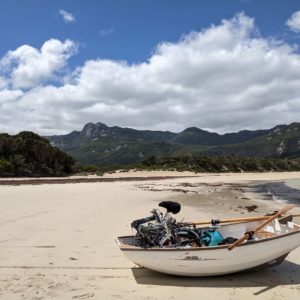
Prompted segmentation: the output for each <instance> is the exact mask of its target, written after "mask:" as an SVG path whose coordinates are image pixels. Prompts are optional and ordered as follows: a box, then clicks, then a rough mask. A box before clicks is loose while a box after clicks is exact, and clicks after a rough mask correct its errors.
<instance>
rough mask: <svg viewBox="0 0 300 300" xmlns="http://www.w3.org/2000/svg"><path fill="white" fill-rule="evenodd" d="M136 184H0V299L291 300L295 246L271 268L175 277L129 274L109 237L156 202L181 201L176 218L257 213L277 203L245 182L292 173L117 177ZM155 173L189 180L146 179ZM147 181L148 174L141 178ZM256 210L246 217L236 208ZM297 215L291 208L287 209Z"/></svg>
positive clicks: (296, 288)
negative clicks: (180, 208) (207, 275)
mask: <svg viewBox="0 0 300 300" xmlns="http://www.w3.org/2000/svg"><path fill="white" fill-rule="evenodd" d="M118 176H119V177H122V178H128V177H144V178H145V180H144V181H143V180H139V181H135V180H131V181H127V180H124V181H113V182H85V183H65V184H54V183H52V184H40V185H18V186H13V185H5V186H0V213H1V218H0V228H1V230H0V299H53V298H55V299H116V298H117V299H118V298H119V299H198V298H199V297H201V298H204V299H216V297H217V298H220V297H221V298H222V299H239V298H244V297H247V298H257V297H258V298H261V299H279V298H282V297H286V298H287V299H296V298H298V297H299V292H300V250H299V249H297V250H296V251H294V252H292V253H291V254H290V255H289V256H288V258H287V260H286V261H285V262H284V263H283V264H282V265H280V266H278V267H276V268H271V269H266V270H263V271H259V272H258V271H256V272H247V273H243V274H235V275H227V276H221V277H215V278H192V279H191V278H180V277H174V276H167V275H163V274H159V273H155V272H152V271H149V270H146V269H143V268H138V267H137V266H135V265H134V264H132V263H131V262H130V261H128V260H127V259H126V258H125V257H124V256H123V254H122V253H121V252H120V250H119V249H118V247H117V245H116V243H115V241H114V238H115V237H116V236H118V235H126V234H130V233H131V229H130V226H129V224H130V222H131V221H132V220H133V219H136V218H140V217H144V216H146V215H148V214H149V211H150V210H151V209H152V208H153V207H155V206H156V205H157V204H158V203H159V202H160V201H161V200H166V199H170V200H175V201H178V202H180V203H181V204H182V210H181V212H180V213H179V214H178V215H176V218H177V219H178V220H182V219H184V220H185V221H195V220H201V219H211V218H224V217H234V216H245V215H250V216H254V215H261V214H264V213H265V212H270V211H272V210H276V209H278V208H280V207H282V203H280V202H274V201H270V200H265V198H264V195H263V194H259V193H255V192H253V191H250V190H249V186H251V185H253V184H258V183H261V182H263V181H269V180H281V179H288V178H298V179H300V173H271V174H200V175H198V176H197V177H193V176H195V174H181V173H173V172H172V174H169V173H168V174H165V173H163V174H162V173H161V172H160V173H153V172H151V173H142V174H136V172H132V173H127V174H126V173H122V174H121V175H120V174H119V175H118V174H109V175H106V176H105V178H118ZM155 176H159V177H162V176H190V177H188V178H187V177H177V178H168V179H160V180H156V179H155V178H152V177H155ZM147 177H151V179H150V180H147ZM251 205H257V206H258V208H257V209H256V211H254V212H252V213H248V212H247V210H246V208H245V206H251ZM294 212H295V213H296V212H299V208H296V209H295V211H294Z"/></svg>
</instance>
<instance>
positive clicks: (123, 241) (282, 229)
mask: <svg viewBox="0 0 300 300" xmlns="http://www.w3.org/2000/svg"><path fill="white" fill-rule="evenodd" d="M262 223H263V221H251V222H239V223H229V224H222V225H218V226H206V227H200V228H201V232H205V231H211V230H216V231H218V232H219V233H220V234H221V235H222V237H223V238H224V239H226V238H228V237H232V238H235V239H239V238H241V237H242V236H243V235H244V234H245V232H251V231H254V230H255V228H257V227H258V226H259V225H260V224H262ZM296 231H300V226H299V225H297V224H295V223H293V222H291V221H287V222H281V221H279V220H278V219H275V220H273V221H272V222H270V223H269V224H267V225H266V226H264V227H263V228H262V229H261V230H259V231H258V232H256V233H255V234H254V235H253V236H252V240H254V241H258V240H263V239H267V238H273V237H276V236H280V235H285V234H289V233H292V232H296ZM117 243H118V244H119V246H120V247H121V248H123V249H125V248H132V247H134V248H138V247H136V246H135V244H136V243H135V237H134V236H124V237H118V238H117ZM207 247H209V246H207Z"/></svg>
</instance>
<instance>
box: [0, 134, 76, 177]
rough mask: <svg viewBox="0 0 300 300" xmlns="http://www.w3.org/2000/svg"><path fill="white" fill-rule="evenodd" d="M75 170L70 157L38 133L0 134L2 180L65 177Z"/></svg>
mask: <svg viewBox="0 0 300 300" xmlns="http://www.w3.org/2000/svg"><path fill="white" fill-rule="evenodd" d="M75 170H76V166H75V160H74V159H73V158H72V157H71V156H70V155H68V154H66V153H64V152H63V151H62V150H60V149H58V148H56V147H53V146H51V145H50V142H49V141H48V140H47V139H45V138H42V137H40V136H39V135H37V134H35V133H32V132H25V131H24V132H20V133H19V134H17V135H8V134H0V177H12V176H14V177H18V176H26V177H39V176H66V175H70V174H73V173H74V172H75Z"/></svg>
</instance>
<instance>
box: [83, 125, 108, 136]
mask: <svg viewBox="0 0 300 300" xmlns="http://www.w3.org/2000/svg"><path fill="white" fill-rule="evenodd" d="M107 129H108V127H107V126H106V125H105V124H103V123H101V122H97V123H96V124H94V123H87V124H85V125H84V127H83V129H82V131H81V135H82V136H85V137H87V138H95V137H98V136H99V135H102V134H103V133H105V132H106V131H107Z"/></svg>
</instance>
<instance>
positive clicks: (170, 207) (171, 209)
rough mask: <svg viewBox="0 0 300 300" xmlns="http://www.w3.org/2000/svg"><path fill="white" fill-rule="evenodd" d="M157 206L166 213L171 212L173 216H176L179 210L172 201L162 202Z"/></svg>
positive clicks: (176, 204)
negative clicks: (162, 208)
mask: <svg viewBox="0 0 300 300" xmlns="http://www.w3.org/2000/svg"><path fill="white" fill-rule="evenodd" d="M158 206H160V207H164V208H165V209H166V210H167V212H168V213H170V212H171V213H172V214H174V215H176V214H178V213H179V212H180V209H181V205H180V204H179V203H178V202H174V201H162V202H160V203H159V204H158Z"/></svg>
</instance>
